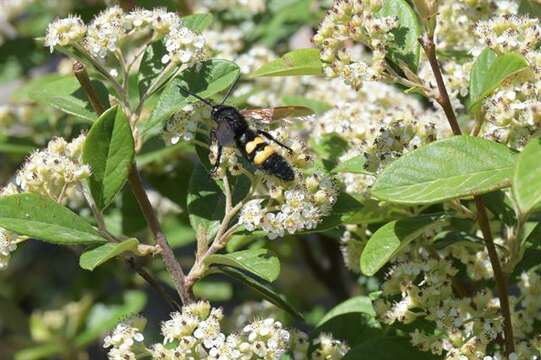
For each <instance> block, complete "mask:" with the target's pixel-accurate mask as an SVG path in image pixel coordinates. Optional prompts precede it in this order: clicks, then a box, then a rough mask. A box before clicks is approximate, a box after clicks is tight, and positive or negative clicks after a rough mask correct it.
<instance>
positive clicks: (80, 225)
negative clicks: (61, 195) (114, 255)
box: [0, 193, 106, 245]
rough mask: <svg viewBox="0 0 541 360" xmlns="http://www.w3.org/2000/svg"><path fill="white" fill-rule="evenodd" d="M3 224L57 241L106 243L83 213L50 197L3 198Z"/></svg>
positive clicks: (0, 221) (0, 206) (0, 211)
mask: <svg viewBox="0 0 541 360" xmlns="http://www.w3.org/2000/svg"><path fill="white" fill-rule="evenodd" d="M0 227H1V228H4V229H6V230H9V231H13V232H15V233H17V234H19V235H25V236H29V237H32V238H35V239H37V240H41V241H45V242H50V243H53V244H62V245H85V244H99V243H104V242H106V240H105V239H104V238H103V237H101V236H100V234H99V233H98V232H97V231H96V230H95V229H94V228H93V227H92V225H90V224H89V223H87V222H86V221H85V220H84V219H83V218H81V217H80V216H79V215H77V214H75V213H73V212H72V211H71V210H69V209H67V208H65V207H64V206H62V205H59V204H57V203H56V202H54V201H53V200H52V199H50V198H48V197H45V196H42V195H38V194H31V193H22V194H16V195H9V196H3V197H0Z"/></svg>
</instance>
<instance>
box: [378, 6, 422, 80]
mask: <svg viewBox="0 0 541 360" xmlns="http://www.w3.org/2000/svg"><path fill="white" fill-rule="evenodd" d="M378 15H379V16H380V17H383V16H390V17H395V18H397V19H398V24H399V26H398V28H397V29H394V30H392V31H391V33H392V34H393V35H394V42H393V45H392V46H390V47H389V57H390V60H391V61H392V62H393V63H395V64H396V65H400V63H401V62H404V63H406V64H407V65H408V67H409V68H410V69H411V70H412V71H413V72H417V68H418V66H419V58H420V54H421V45H420V44H419V40H418V39H419V37H420V36H421V34H422V30H421V26H420V25H419V21H418V19H417V15H416V14H415V11H413V9H412V8H411V6H409V4H408V2H407V1H405V0H385V1H384V2H383V6H382V8H381V10H380V11H379V13H378Z"/></svg>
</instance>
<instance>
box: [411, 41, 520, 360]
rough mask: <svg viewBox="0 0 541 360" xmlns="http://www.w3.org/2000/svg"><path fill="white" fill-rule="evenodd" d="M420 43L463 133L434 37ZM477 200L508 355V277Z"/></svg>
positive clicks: (456, 129) (442, 99) (453, 122)
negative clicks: (439, 60) (450, 96)
mask: <svg viewBox="0 0 541 360" xmlns="http://www.w3.org/2000/svg"><path fill="white" fill-rule="evenodd" d="M419 42H420V43H421V46H422V47H423V50H424V52H425V54H426V56H427V58H428V61H429V62H430V67H431V68H432V72H433V73H434V78H435V79H436V84H437V86H438V92H439V94H438V96H437V97H436V101H437V102H438V103H439V104H440V105H441V107H442V108H443V111H444V112H445V115H446V117H447V120H448V122H449V125H450V126H451V129H452V130H453V134H455V135H461V134H462V131H461V130H460V126H459V124H458V121H457V119H456V115H455V112H454V110H453V106H452V105H451V100H450V98H449V94H448V93H447V88H446V86H445V82H444V81H443V76H442V73H441V69H440V65H439V62H438V59H437V56H436V45H435V43H434V38H433V37H431V36H428V34H425V35H424V36H423V37H422V38H420V39H419ZM474 200H475V206H476V208H477V222H478V223H479V227H480V229H481V232H482V233H483V240H484V242H485V246H486V248H487V251H488V256H489V259H490V263H491V265H492V270H493V272H494V280H495V282H496V289H497V290H498V298H499V299H500V308H501V312H502V316H503V325H504V326H503V332H504V336H505V354H506V356H509V354H511V353H513V352H514V351H515V342H514V336H513V324H512V322H511V307H510V305H509V298H508V293H507V277H506V275H505V274H504V273H503V271H502V266H501V264H500V259H499V258H498V253H497V252H496V246H495V245H494V239H493V237H492V232H491V231H490V224H489V222H488V217H487V213H486V210H485V205H484V203H483V200H482V199H481V197H479V196H475V197H474Z"/></svg>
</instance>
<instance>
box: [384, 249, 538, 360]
mask: <svg viewBox="0 0 541 360" xmlns="http://www.w3.org/2000/svg"><path fill="white" fill-rule="evenodd" d="M437 255H438V256H439V257H440V258H439V259H435V258H433V257H432V258H431V257H429V254H428V252H427V251H426V250H423V246H422V245H421V244H420V243H418V245H412V246H411V247H410V248H409V249H408V250H406V251H405V252H404V253H403V254H401V255H400V256H398V258H397V259H396V261H395V264H394V265H393V267H392V268H391V270H390V271H389V274H388V277H387V279H386V280H385V282H384V283H383V288H382V290H383V292H382V296H383V297H382V298H381V299H378V300H377V301H376V302H375V308H376V312H377V313H378V316H379V317H380V318H381V319H382V321H383V322H385V323H387V324H392V323H394V322H401V323H405V324H408V323H411V322H413V321H414V320H417V319H421V318H422V319H424V320H428V321H430V322H432V323H433V324H434V326H435V327H436V331H431V332H424V331H422V330H420V329H415V330H414V331H413V332H411V333H410V338H411V343H412V344H413V345H414V346H416V347H418V348H419V349H421V350H423V351H430V352H432V353H433V354H435V355H440V356H441V355H444V356H445V359H446V360H461V359H485V356H488V354H489V353H490V351H493V350H492V349H493V347H494V345H495V344H496V343H497V341H498V340H497V339H498V338H499V337H500V336H501V334H502V331H503V329H502V326H503V319H502V317H501V314H500V304H499V300H498V298H497V297H496V295H495V294H494V293H493V292H492V291H491V290H490V289H488V288H486V287H481V288H480V289H479V290H477V291H476V292H474V293H473V294H468V295H466V294H465V293H464V291H469V290H468V289H467V288H464V287H463V286H462V285H460V280H459V279H458V278H456V279H455V276H456V275H457V273H458V269H457V267H455V265H454V264H455V263H456V260H458V261H460V262H461V263H462V264H464V265H466V272H465V273H467V275H468V278H469V280H471V281H484V280H485V279H488V278H491V277H492V276H491V273H492V270H491V267H490V262H489V261H488V258H487V255H486V251H485V250H484V249H481V250H480V249H479V247H474V246H472V247H471V248H469V247H459V246H458V245H457V246H452V247H451V248H450V249H449V248H446V249H445V250H443V251H440V252H438V253H437ZM456 281H458V282H456ZM518 290H519V293H518V294H517V296H510V303H511V307H512V309H513V310H512V322H513V329H514V332H515V338H516V343H517V350H516V355H517V356H518V357H517V359H532V356H534V355H536V354H537V355H538V352H537V351H538V350H537V346H538V345H537V342H538V341H539V339H538V338H536V337H535V336H534V335H535V327H534V323H535V321H537V320H538V319H539V318H540V315H539V314H541V301H540V300H539V299H540V294H541V276H539V274H537V273H536V272H534V271H530V272H528V273H523V274H522V275H521V281H520V282H519V285H518ZM494 356H496V358H497V356H501V354H495V355H494Z"/></svg>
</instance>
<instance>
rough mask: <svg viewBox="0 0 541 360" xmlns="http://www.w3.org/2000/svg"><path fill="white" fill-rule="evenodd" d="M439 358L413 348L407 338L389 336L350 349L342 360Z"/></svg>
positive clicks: (422, 359)
mask: <svg viewBox="0 0 541 360" xmlns="http://www.w3.org/2000/svg"><path fill="white" fill-rule="evenodd" d="M439 358H440V357H437V356H435V355H432V354H431V353H430V352H424V351H421V350H418V349H416V348H414V347H413V345H411V344H410V341H409V339H408V338H404V337H398V336H389V337H378V338H371V339H368V340H366V341H363V342H362V343H361V344H359V345H357V346H355V347H354V348H353V349H351V350H350V351H349V352H348V353H347V354H346V356H344V357H343V358H342V360H358V359H370V360H396V359H400V360H433V359H439Z"/></svg>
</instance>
